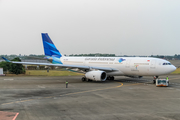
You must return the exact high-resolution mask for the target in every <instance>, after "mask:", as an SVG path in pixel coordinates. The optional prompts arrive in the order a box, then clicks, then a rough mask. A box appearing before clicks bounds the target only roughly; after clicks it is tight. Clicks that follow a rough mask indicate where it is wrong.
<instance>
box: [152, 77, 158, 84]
mask: <svg viewBox="0 0 180 120" xmlns="http://www.w3.org/2000/svg"><path fill="white" fill-rule="evenodd" d="M158 77H159V76H154V80H153V84H155V83H156V79H158Z"/></svg>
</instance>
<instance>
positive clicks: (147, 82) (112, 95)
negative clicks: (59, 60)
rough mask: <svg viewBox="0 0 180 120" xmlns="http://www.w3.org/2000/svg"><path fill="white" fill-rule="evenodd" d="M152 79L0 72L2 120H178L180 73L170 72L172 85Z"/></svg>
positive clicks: (179, 114) (0, 109)
mask: <svg viewBox="0 0 180 120" xmlns="http://www.w3.org/2000/svg"><path fill="white" fill-rule="evenodd" d="M160 78H166V76H160ZM152 80H153V77H143V78H141V79H138V78H128V77H115V81H105V82H82V81H81V76H75V77H74V76H69V77H0V120H179V119H180V75H169V81H170V86H169V87H156V86H155V84H153V82H152ZM66 81H68V82H69V84H68V88H66V85H65V82H66Z"/></svg>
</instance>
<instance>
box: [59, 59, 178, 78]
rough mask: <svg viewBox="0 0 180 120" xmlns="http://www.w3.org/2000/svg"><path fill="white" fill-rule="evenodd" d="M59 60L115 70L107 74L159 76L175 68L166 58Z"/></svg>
mask: <svg viewBox="0 0 180 120" xmlns="http://www.w3.org/2000/svg"><path fill="white" fill-rule="evenodd" d="M60 60H61V62H62V63H63V64H67V65H81V66H94V67H108V68H114V69H116V70H117V71H113V72H108V73H107V75H109V76H121V75H130V76H131V75H132V76H159V75H165V74H169V73H171V72H173V71H175V70H176V67H175V66H174V65H171V64H170V62H169V61H167V60H163V59H158V58H149V57H61V58H60Z"/></svg>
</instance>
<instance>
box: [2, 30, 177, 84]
mask: <svg viewBox="0 0 180 120" xmlns="http://www.w3.org/2000/svg"><path fill="white" fill-rule="evenodd" d="M41 35H42V41H43V46H44V53H45V56H46V57H45V59H47V60H49V61H50V62H51V63H34V62H14V61H9V60H8V59H6V58H4V57H3V59H4V60H5V61H7V62H11V63H16V64H24V65H45V66H55V67H60V68H66V70H69V71H73V72H81V73H84V77H82V81H106V80H114V76H128V77H133V78H142V77H143V76H156V78H158V76H160V75H166V74H169V73H171V72H173V71H175V70H176V67H175V66H174V65H172V64H171V63H170V62H169V61H167V60H164V59H159V58H152V57H67V56H64V55H63V54H61V53H60V52H59V50H58V49H57V48H56V46H55V45H54V43H53V42H52V40H51V39H50V37H49V35H48V34H47V33H41ZM154 83H155V80H154Z"/></svg>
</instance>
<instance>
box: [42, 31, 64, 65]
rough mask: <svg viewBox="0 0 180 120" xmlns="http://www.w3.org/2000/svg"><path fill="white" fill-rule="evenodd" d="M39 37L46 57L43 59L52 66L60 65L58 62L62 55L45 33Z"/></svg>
mask: <svg viewBox="0 0 180 120" xmlns="http://www.w3.org/2000/svg"><path fill="white" fill-rule="evenodd" d="M41 35H42V41H43V46H44V54H45V55H46V57H45V58H46V59H48V60H49V61H51V62H52V63H53V64H62V62H61V61H60V58H61V57H62V55H61V53H60V52H59V50H58V49H57V48H56V46H55V45H54V43H53V42H52V40H51V39H50V37H49V35H48V34H47V33H42V34H41Z"/></svg>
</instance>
